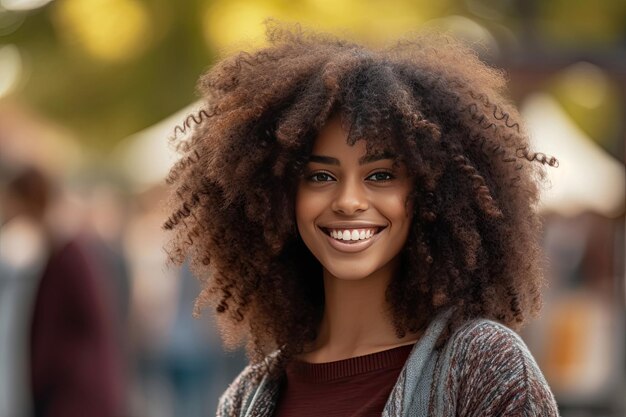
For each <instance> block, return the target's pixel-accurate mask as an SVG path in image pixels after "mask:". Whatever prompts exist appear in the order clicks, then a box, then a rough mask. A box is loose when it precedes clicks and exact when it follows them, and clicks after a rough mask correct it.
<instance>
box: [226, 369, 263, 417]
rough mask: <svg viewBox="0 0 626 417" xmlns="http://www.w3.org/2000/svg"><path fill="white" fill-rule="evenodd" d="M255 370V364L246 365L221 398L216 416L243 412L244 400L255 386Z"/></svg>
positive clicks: (233, 416)
mask: <svg viewBox="0 0 626 417" xmlns="http://www.w3.org/2000/svg"><path fill="white" fill-rule="evenodd" d="M253 372H254V366H252V365H248V366H246V367H245V368H244V369H243V371H241V373H240V374H239V375H238V376H237V378H235V380H234V381H233V382H232V383H231V384H230V385H229V386H228V388H227V389H226V391H224V393H223V394H222V396H221V397H220V399H219V402H218V405H217V413H216V417H236V416H239V415H240V414H241V408H242V405H243V402H244V400H245V399H246V397H247V395H249V394H250V392H251V391H253V390H254V388H255V384H253V377H252V376H253V375H252V374H253Z"/></svg>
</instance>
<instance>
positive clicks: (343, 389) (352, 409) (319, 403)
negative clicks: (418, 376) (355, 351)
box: [274, 345, 413, 417]
mask: <svg viewBox="0 0 626 417" xmlns="http://www.w3.org/2000/svg"><path fill="white" fill-rule="evenodd" d="M412 349H413V345H408V346H400V347H397V348H394V349H388V350H385V351H381V352H376V353H372V354H369V355H363V356H357V357H354V358H349V359H344V360H339V361H334V362H326V363H307V362H302V361H292V362H291V363H290V364H288V365H287V367H286V376H287V378H286V381H285V382H286V383H285V384H283V389H282V392H281V395H280V397H279V398H280V399H279V401H278V406H277V410H276V413H275V414H274V417H318V416H324V417H380V416H381V414H382V412H383V408H384V407H385V403H386V402H387V399H388V398H389V394H390V393H391V389H392V388H393V386H394V384H395V383H396V381H397V379H398V375H399V374H400V371H401V370H402V367H403V366H404V363H405V362H406V359H407V357H408V356H409V354H410V353H411V350H412Z"/></svg>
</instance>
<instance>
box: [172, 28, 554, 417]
mask: <svg viewBox="0 0 626 417" xmlns="http://www.w3.org/2000/svg"><path fill="white" fill-rule="evenodd" d="M268 34H269V41H270V46H269V47H267V48H265V49H262V50H260V51H257V52H255V53H240V54H237V55H234V56H232V57H228V58H226V59H225V60H223V61H222V62H220V63H218V64H217V65H216V66H215V67H214V68H212V69H211V70H209V71H208V72H207V73H206V74H205V75H204V76H203V77H202V78H201V79H200V81H199V89H200V91H201V93H202V94H203V96H204V97H205V108H204V109H203V110H202V111H200V112H199V113H198V114H197V115H192V116H190V118H188V119H187V124H186V125H185V127H186V128H187V127H191V126H192V125H191V123H192V122H194V123H196V126H194V130H193V132H192V133H191V136H190V137H189V139H187V140H186V141H181V142H180V143H179V144H178V145H179V149H180V150H181V151H182V152H183V157H182V159H181V160H180V161H179V162H178V163H177V164H176V165H174V167H173V168H172V170H171V172H170V174H169V176H168V179H167V180H168V183H169V184H170V185H171V187H172V193H171V200H170V204H171V211H170V216H169V218H168V220H167V221H166V222H165V223H164V227H165V229H167V230H171V231H172V237H171V241H170V242H169V245H168V246H167V250H168V253H169V254H170V258H171V260H172V261H175V262H183V261H185V260H187V259H189V260H190V262H191V266H192V268H193V269H194V270H195V272H196V273H197V274H198V276H199V278H200V280H201V283H202V284H203V289H202V291H201V293H200V296H199V298H198V300H197V303H198V304H197V307H198V308H200V307H202V306H204V305H207V304H208V305H212V306H213V307H214V308H215V309H216V311H217V313H218V314H217V318H218V320H220V324H221V326H222V334H223V335H224V337H225V341H226V343H227V345H228V346H233V345H236V344H237V343H240V342H241V341H246V342H247V347H248V353H249V356H250V359H251V361H252V363H251V364H250V365H249V366H248V367H246V369H245V370H244V371H242V373H241V374H240V375H239V376H238V377H237V378H236V379H235V381H234V382H233V383H232V384H231V386H230V387H229V388H228V390H227V391H226V392H225V393H224V395H223V396H222V398H221V400H220V403H219V406H218V410H217V415H218V416H220V417H226V416H243V415H246V416H278V417H287V416H301V417H302V416H319V415H324V416H353V417H356V416H359V417H360V416H380V415H381V414H382V415H383V416H427V415H428V416H502V415H507V416H521V415H524V416H557V415H558V409H557V405H556V403H555V400H554V397H553V395H552V392H551V390H550V388H549V387H548V385H547V383H546V381H545V379H544V377H543V375H542V373H541V371H540V369H539V367H538V366H537V364H536V362H535V360H534V358H533V357H532V355H531V354H530V352H529V351H528V349H527V348H526V346H525V344H524V342H523V341H522V340H521V339H520V338H519V336H518V335H517V334H515V332H514V331H513V330H518V329H520V328H521V326H522V325H523V324H524V323H525V322H527V320H528V318H529V317H530V316H532V315H533V314H535V313H537V312H538V310H539V307H540V287H541V282H542V270H541V263H542V262H541V259H542V254H541V250H540V246H539V242H538V233H539V231H540V221H539V218H538V216H537V214H536V212H535V208H536V203H537V201H538V198H539V194H538V192H539V185H540V184H539V179H540V178H542V177H543V175H544V165H556V160H555V159H553V158H550V157H547V156H546V155H543V154H538V153H534V152H533V151H531V149H530V146H529V140H528V136H527V134H526V133H525V132H524V130H523V128H522V127H521V121H520V119H519V116H518V114H517V111H516V109H515V108H514V107H513V106H512V105H510V104H509V103H508V101H507V100H506V99H505V98H503V95H502V93H503V89H504V86H505V82H504V78H503V77H502V75H501V74H500V73H499V72H498V71H496V70H494V69H492V68H489V67H487V66H486V65H485V64H483V63H482V62H480V60H479V59H478V58H477V57H476V55H475V54H474V53H472V52H471V51H469V50H468V49H467V48H466V47H464V46H462V45H461V44H460V43H458V42H456V41H454V40H453V39H450V38H447V37H442V36H438V35H434V34H433V35H424V36H422V37H416V38H414V39H407V40H403V41H401V42H398V43H397V44H396V45H394V46H392V47H390V48H388V49H385V50H372V49H368V48H365V47H363V46H361V45H358V44H354V43H350V42H347V41H344V40H341V39H336V38H334V37H332V36H330V35H318V34H315V33H310V32H304V31H301V30H299V29H296V30H288V29H285V28H282V27H275V26H273V25H270V27H269V28H268ZM181 130H183V131H184V130H185V129H182V128H181Z"/></svg>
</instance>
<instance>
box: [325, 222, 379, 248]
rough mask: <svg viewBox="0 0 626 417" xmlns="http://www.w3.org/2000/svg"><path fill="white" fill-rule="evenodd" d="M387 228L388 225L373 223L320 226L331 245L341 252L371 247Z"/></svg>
mask: <svg viewBox="0 0 626 417" xmlns="http://www.w3.org/2000/svg"><path fill="white" fill-rule="evenodd" d="M386 228H387V226H379V225H372V224H358V225H356V224H355V225H347V224H337V225H332V227H330V226H328V227H320V230H321V231H322V232H323V233H324V234H325V235H326V238H327V239H328V242H329V244H330V246H332V247H333V248H334V249H336V250H338V251H339V252H347V253H354V252H361V251H363V250H365V249H367V248H369V247H370V246H371V245H372V244H373V243H374V242H375V241H376V240H377V239H378V237H379V236H380V232H381V231H383V230H384V229H386ZM344 237H346V238H347V239H344ZM353 237H354V239H353Z"/></svg>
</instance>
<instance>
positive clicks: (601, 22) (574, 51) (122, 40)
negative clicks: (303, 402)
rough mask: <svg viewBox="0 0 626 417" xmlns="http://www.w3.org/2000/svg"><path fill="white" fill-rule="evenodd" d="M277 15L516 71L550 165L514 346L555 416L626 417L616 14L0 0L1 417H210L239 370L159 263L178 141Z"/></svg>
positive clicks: (621, 42) (160, 0)
mask: <svg viewBox="0 0 626 417" xmlns="http://www.w3.org/2000/svg"><path fill="white" fill-rule="evenodd" d="M267 17H274V18H277V19H280V20H284V21H288V22H292V21H298V22H301V23H302V24H303V25H305V26H310V27H312V28H315V29H318V30H325V31H330V32H333V33H337V34H340V35H342V34H343V35H348V36H351V37H356V38H358V39H361V40H363V41H366V42H369V43H371V44H379V43H383V42H385V41H387V40H389V39H393V38H396V37H399V36H402V35H403V34H406V33H408V32H410V31H414V30H419V29H420V28H424V27H437V28H441V29H443V30H446V31H449V32H451V33H453V34H455V35H456V36H457V37H460V38H461V39H464V40H465V41H467V42H468V43H469V44H470V45H472V46H473V47H475V48H476V49H477V51H478V53H479V54H480V55H481V56H482V58H483V59H484V60H486V61H487V62H489V63H491V64H493V65H495V66H497V67H501V68H504V69H505V70H506V71H507V73H508V77H509V79H510V96H511V98H512V100H514V101H515V102H516V103H517V104H518V105H519V107H520V109H521V112H522V114H523V116H524V118H525V120H526V122H527V124H528V127H529V129H530V131H531V132H532V140H533V142H534V144H535V146H536V148H537V149H538V150H540V151H542V152H545V153H547V154H550V155H554V156H556V157H557V158H558V159H559V161H560V166H559V168H558V169H550V170H549V183H550V187H549V188H548V189H547V190H546V191H545V192H544V194H543V197H542V202H541V210H542V212H543V214H544V217H545V229H544V235H543V243H544V247H545V252H546V256H547V259H548V264H547V267H546V269H547V274H546V280H547V284H548V288H547V290H546V294H545V303H544V304H545V306H544V309H543V311H542V313H541V315H540V317H539V318H538V319H537V320H536V321H535V322H533V323H532V324H531V325H530V326H528V327H527V328H526V330H525V331H524V332H523V335H522V336H523V337H524V339H525V340H526V342H527V344H528V345H529V347H530V348H531V351H532V352H533V354H534V355H535V357H536V358H537V361H538V362H539V365H540V367H541V368H542V370H543V371H544V373H545V376H546V378H547V379H548V382H549V384H550V386H551V387H552V389H553V391H554V393H555V395H556V397H557V401H558V403H559V406H560V408H561V413H562V415H563V416H565V417H574V416H576V417H583V416H607V417H608V416H623V415H624V410H625V405H624V402H625V398H626V359H625V357H626V353H625V346H626V331H625V318H626V317H625V307H624V306H625V300H626V286H625V284H624V275H625V267H624V235H625V231H626V229H625V223H624V206H625V203H624V200H625V188H626V186H625V179H624V178H625V175H624V155H625V149H624V142H625V138H626V122H625V115H626V2H624V1H623V0H597V1H591V0H541V1H540V0H464V1H463V0H439V1H436V2H433V1H426V0H384V1H383V0H369V1H365V0H361V1H359V0H332V1H330V0H290V1H287V0H259V1H253V0H213V1H211V0H206V1H202V0H189V1H184V2H172V1H167V0H143V1H142V0H55V1H50V0H0V196H1V197H2V200H1V202H2V204H1V205H0V417H20V416H29V415H33V414H36V415H64V416H72V415H91V416H98V415H102V416H111V415H122V416H132V417H134V416H137V417H143V416H150V417H152V416H155V417H159V416H163V417H166V416H185V417H186V416H200V415H212V413H213V410H215V408H216V404H217V398H218V396H219V394H220V393H221V392H222V391H223V390H224V389H225V387H226V386H227V384H228V383H229V382H230V381H231V380H232V379H233V377H234V376H235V375H236V374H237V373H238V372H239V371H240V370H241V369H242V368H243V366H244V365H245V356H244V355H243V353H242V352H241V351H236V352H226V353H225V352H224V351H223V350H222V347H221V344H220V341H219V334H217V331H216V329H215V325H214V323H213V321H212V317H211V316H212V314H211V313H210V312H206V313H205V314H204V315H203V316H202V318H201V319H194V318H192V310H193V300H194V298H195V296H196V294H197V293H198V291H199V286H198V283H197V282H196V280H195V279H194V278H193V277H192V276H191V274H190V273H189V270H188V269H187V268H186V267H183V268H172V267H168V266H166V264H165V261H166V256H165V253H164V251H163V249H162V247H163V244H164V237H165V236H164V233H163V232H162V231H161V229H160V226H161V224H162V223H163V220H164V216H165V211H164V208H163V204H162V203H163V198H164V196H165V194H164V177H165V175H166V173H167V171H168V169H169V167H170V166H171V164H172V163H173V161H174V160H175V158H176V156H175V154H174V152H173V150H172V149H171V148H170V146H169V144H168V138H169V137H170V136H171V135H172V134H173V133H174V127H175V126H176V125H180V124H181V123H182V122H184V120H185V118H186V117H187V116H188V115H189V114H191V113H192V112H193V111H195V110H196V109H197V108H198V107H199V103H197V99H198V97H197V95H196V93H195V83H196V80H197V79H198V77H199V75H200V74H201V73H202V72H203V71H204V70H206V69H207V68H209V67H210V66H211V64H212V63H213V62H215V61H216V60H217V59H219V58H220V57H222V56H224V55H225V54H228V53H229V52H232V51H235V50H238V49H242V48H243V49H249V48H252V47H256V46H259V45H262V44H263V42H264V41H263V34H264V26H263V25H262V21H263V20H264V19H265V18H267ZM33 398H36V399H37V400H36V401H33V400H32V399H33ZM85 410H88V411H85ZM55 412H56V414H54V413H55Z"/></svg>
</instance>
